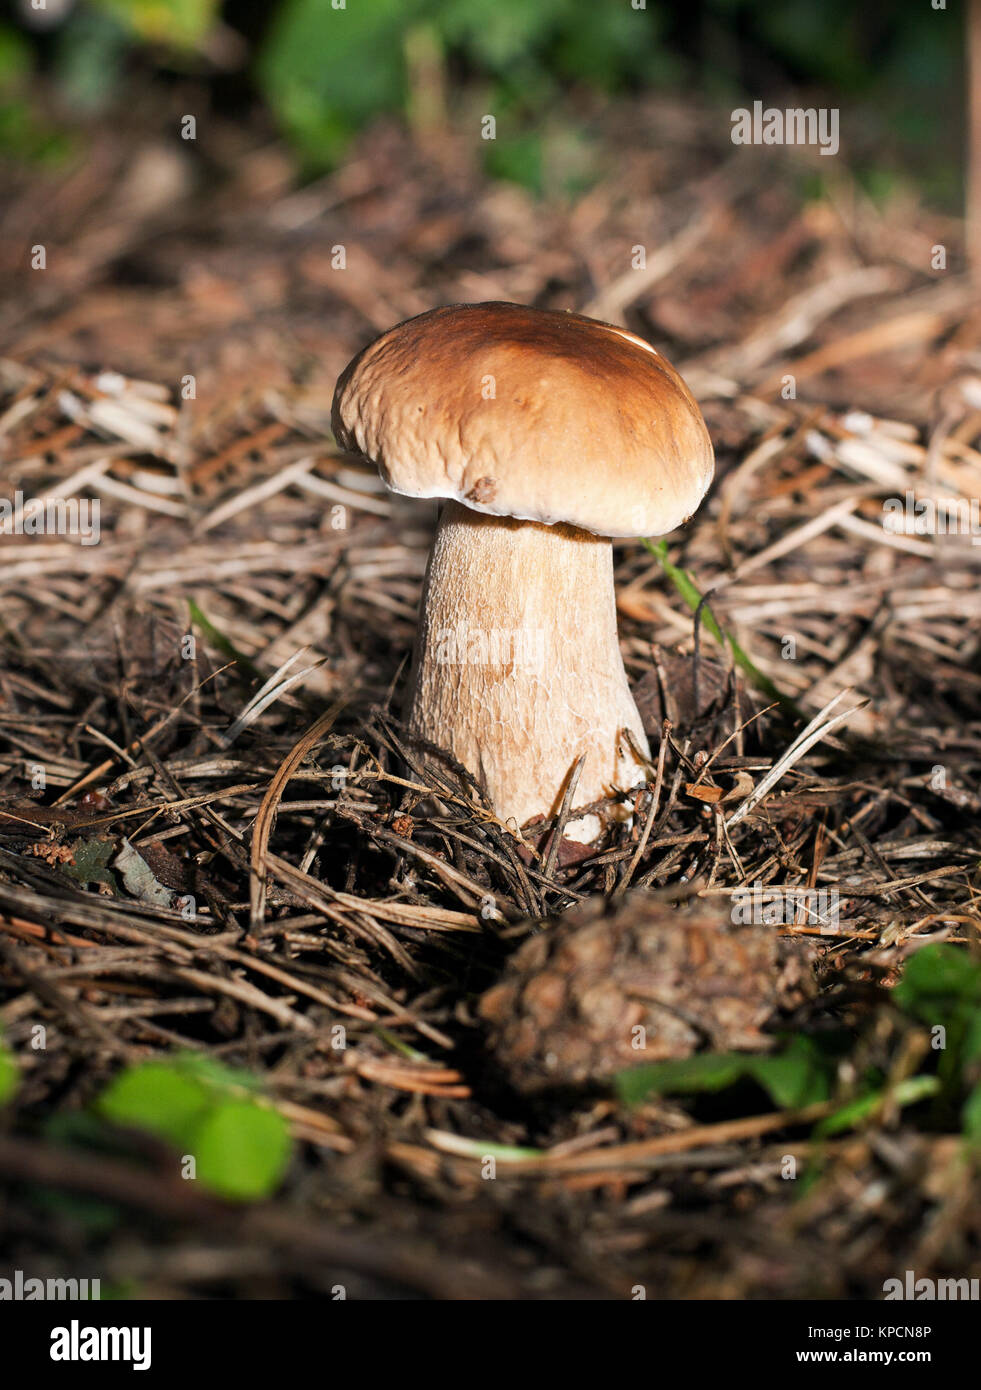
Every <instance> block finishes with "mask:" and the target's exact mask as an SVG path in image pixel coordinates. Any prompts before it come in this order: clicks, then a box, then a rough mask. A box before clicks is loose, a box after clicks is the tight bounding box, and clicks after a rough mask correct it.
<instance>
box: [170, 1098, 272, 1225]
mask: <svg viewBox="0 0 981 1390" xmlns="http://www.w3.org/2000/svg"><path fill="white" fill-rule="evenodd" d="M188 1151H189V1152H190V1153H192V1154H193V1155H194V1157H195V1159H196V1160H197V1175H198V1177H199V1178H200V1179H201V1181H202V1182H204V1183H206V1184H207V1186H208V1187H210V1188H211V1189H212V1190H213V1191H215V1192H217V1193H219V1194H220V1195H221V1196H223V1197H229V1198H232V1199H234V1200H237V1201H254V1200H256V1199H257V1198H260V1197H267V1196H269V1194H270V1193H271V1192H273V1191H275V1189H276V1188H277V1187H278V1186H279V1183H280V1181H281V1179H282V1177H283V1174H284V1173H285V1171H286V1167H287V1164H288V1163H289V1159H290V1137H289V1130H288V1129H287V1125H286V1121H285V1120H284V1119H283V1117H282V1115H280V1113H279V1112H278V1111H277V1110H272V1109H270V1108H268V1107H267V1106H263V1105H258V1104H256V1102H255V1101H252V1100H226V1101H223V1102H222V1103H221V1104H220V1105H217V1106H215V1107H214V1109H212V1110H211V1111H210V1112H209V1114H208V1115H206V1116H205V1118H204V1119H203V1120H202V1121H201V1123H200V1124H199V1125H198V1127H197V1130H196V1132H195V1135H194V1138H193V1140H192V1142H191V1144H190V1145H189V1148H188Z"/></svg>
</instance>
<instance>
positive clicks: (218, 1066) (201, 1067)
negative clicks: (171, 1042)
mask: <svg viewBox="0 0 981 1390" xmlns="http://www.w3.org/2000/svg"><path fill="white" fill-rule="evenodd" d="M171 1065H172V1066H174V1067H176V1068H177V1069H178V1070H179V1071H180V1072H181V1074H182V1075H184V1076H189V1077H192V1078H194V1079H196V1080H198V1081H201V1082H203V1083H204V1084H205V1085H206V1086H210V1087H213V1088H214V1090H215V1091H216V1093H218V1094H221V1095H227V1094H230V1093H231V1092H232V1091H234V1090H245V1091H258V1090H260V1089H261V1087H262V1082H261V1080H260V1079H259V1077H258V1076H255V1075H253V1073H252V1072H250V1071H246V1070H245V1069H244V1067H227V1066H226V1065H225V1063H224V1062H219V1061H218V1060H217V1058H215V1057H209V1056H208V1054H207V1053H206V1052H180V1053H178V1054H177V1056H176V1057H175V1058H174V1059H173V1062H172V1064H171Z"/></svg>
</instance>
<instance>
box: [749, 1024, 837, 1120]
mask: <svg viewBox="0 0 981 1390" xmlns="http://www.w3.org/2000/svg"><path fill="white" fill-rule="evenodd" d="M748 1062H749V1067H748V1070H749V1073H750V1075H751V1076H752V1077H753V1079H754V1080H755V1081H757V1082H759V1084H760V1085H761V1086H762V1087H763V1088H764V1090H766V1091H768V1092H769V1094H770V1097H771V1099H772V1100H773V1102H774V1104H776V1105H779V1106H780V1107H781V1108H782V1109H788V1108H789V1109H797V1108H799V1107H803V1106H805V1105H816V1104H818V1103H819V1102H821V1101H825V1100H828V1099H829V1098H830V1096H831V1087H832V1084H833V1081H834V1071H835V1067H834V1060H833V1058H832V1057H831V1056H829V1054H828V1051H827V1050H826V1048H823V1047H821V1045H820V1044H818V1043H817V1042H815V1041H814V1039H813V1038H807V1037H797V1038H793V1039H792V1040H791V1042H790V1043H789V1044H788V1045H787V1047H786V1048H785V1049H784V1050H783V1051H782V1052H776V1053H773V1054H772V1055H770V1056H767V1057H751V1058H749V1059H748Z"/></svg>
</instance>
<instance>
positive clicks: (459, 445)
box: [333, 303, 713, 844]
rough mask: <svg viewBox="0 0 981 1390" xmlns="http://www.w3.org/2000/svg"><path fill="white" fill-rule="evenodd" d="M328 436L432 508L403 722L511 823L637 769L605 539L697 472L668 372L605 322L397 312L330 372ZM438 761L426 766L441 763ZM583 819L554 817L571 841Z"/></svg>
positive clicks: (657, 520) (665, 505)
mask: <svg viewBox="0 0 981 1390" xmlns="http://www.w3.org/2000/svg"><path fill="white" fill-rule="evenodd" d="M333 429H334V435H335V437H336V439H337V441H338V443H339V444H340V446H341V447H342V448H343V449H345V450H348V451H351V452H356V453H359V454H361V455H363V456H364V457H366V458H367V459H369V460H371V461H372V462H373V463H375V464H376V465H377V467H378V469H379V471H380V472H381V475H382V478H383V479H384V481H385V483H386V484H387V486H388V487H389V488H390V489H391V490H392V491H393V492H397V493H402V494H405V495H408V496H410V497H432V498H443V499H446V505H445V506H444V507H443V509H442V513H441V516H440V520H439V526H438V530H437V533H436V539H435V542H434V545H433V550H432V554H431V556H430V560H429V567H428V571H427V575H426V582H425V587H424V592H423V603H422V615H421V621H420V625H419V631H418V637H417V641H416V650H415V656H414V661H413V671H412V676H411V682H410V695H409V716H408V725H409V730H410V733H412V734H413V735H416V736H418V737H419V738H421V739H423V740H425V741H426V742H428V743H429V744H433V745H436V746H437V747H438V748H440V749H442V750H445V751H446V752H448V753H450V754H451V755H452V757H453V758H455V759H456V760H457V761H458V762H459V763H461V764H462V765H463V766H464V767H465V768H466V769H467V770H468V771H469V772H470V773H471V774H472V775H473V776H474V778H475V779H476V780H477V782H478V783H479V785H480V786H481V787H482V789H483V790H484V792H485V794H486V796H487V798H488V800H489V802H490V804H491V806H492V807H493V809H494V811H495V812H496V814H497V815H498V816H499V817H500V818H501V819H502V820H504V821H508V822H511V823H513V825H514V827H515V828H517V827H520V826H523V825H524V824H525V823H526V822H528V821H529V820H531V819H532V818H533V817H536V816H543V815H544V816H547V817H550V816H554V815H556V814H557V813H558V810H559V808H560V807H561V806H562V803H563V798H564V796H565V793H566V790H567V788H568V786H569V779H570V777H571V775H572V773H573V771H574V769H575V768H576V766H577V765H578V764H579V762H580V760H583V761H582V766H581V769H580V772H579V779H578V783H577V785H576V787H575V794H574V807H573V809H575V808H576V807H578V808H582V807H584V806H590V805H591V804H592V803H595V802H598V801H601V800H604V799H606V798H608V797H610V796H612V795H615V794H616V793H617V792H618V791H619V792H625V791H627V790H629V789H630V788H631V787H634V786H636V785H638V784H639V783H641V782H643V781H644V780H645V775H646V772H645V762H646V760H647V759H648V758H649V756H650V751H649V748H648V744H647V739H646V737H645V734H644V730H643V726H642V724H641V720H640V716H639V714H638V712H637V707H636V705H635V704H634V700H633V697H632V696H631V693H630V688H629V686H628V684H627V676H626V672H625V671H624V667H623V659H622V657H621V655H620V645H619V640H618V637H617V621H616V599H615V594H614V588H613V547H612V543H611V539H610V538H611V537H629V536H646V535H663V534H664V533H665V532H667V531H671V530H673V529H674V528H675V527H676V526H678V525H680V524H681V523H682V522H683V521H686V520H687V519H688V518H689V517H690V516H691V514H692V513H693V512H694V511H695V509H696V508H697V506H698V504H699V502H700V501H701V500H702V498H703V496H704V495H705V492H706V490H707V488H708V486H709V483H710V482H711V479H712V471H713V456H712V444H711V440H710V439H709V435H708V431H707V429H706V427H705V422H704V420H703V419H702V416H701V413H700V411H699V409H698V406H697V404H696V402H695V399H694V397H693V396H692V394H691V392H690V391H689V390H688V388H687V386H686V385H685V383H684V382H683V381H682V379H681V377H680V376H679V375H678V373H677V372H676V371H675V370H674V368H673V367H672V366H671V365H670V364H669V363H668V362H666V361H665V359H664V358H663V357H662V356H661V355H660V353H658V352H656V351H655V350H654V348H652V347H650V346H649V344H647V343H645V342H644V341H643V340H642V339H640V338H638V337H635V335H634V334H633V333H629V332H627V330H626V329H622V328H616V327H614V326H613V325H611V324H605V323H599V322H597V321H596V320H594V319H588V318H584V317H582V316H581V315H579V314H572V313H566V312H557V311H552V310H545V309H531V308H527V307H525V306H524V305H521V304H507V303H488V304H454V305H450V306H448V307H446V308H441V309H433V310H431V311H430V312H428V313H425V314H420V315H419V316H418V317H416V318H412V319H408V320H407V321H406V322H405V323H401V324H399V325H398V326H397V327H395V328H392V329H390V330H389V332H387V333H384V334H383V335H382V336H381V337H380V338H378V339H376V340H375V342H373V343H372V344H370V346H368V347H367V348H365V349H364V351H363V352H362V353H360V354H359V355H358V356H357V357H356V358H355V359H354V360H353V361H352V362H351V363H350V364H349V366H348V367H347V368H346V369H345V371H344V372H343V373H342V375H341V377H340V379H339V380H338V383H337V389H336V392H335V394H334V406H333ZM444 771H445V768H444ZM602 828H603V823H602V820H601V819H600V817H599V816H597V815H596V814H593V813H590V814H586V815H580V816H572V817H571V818H570V820H569V822H568V824H567V826H566V829H565V834H566V836H568V838H570V839H574V840H578V841H580V842H582V843H587V844H588V843H591V842H592V841H594V840H595V839H596V838H598V836H599V835H600V833H601V831H602Z"/></svg>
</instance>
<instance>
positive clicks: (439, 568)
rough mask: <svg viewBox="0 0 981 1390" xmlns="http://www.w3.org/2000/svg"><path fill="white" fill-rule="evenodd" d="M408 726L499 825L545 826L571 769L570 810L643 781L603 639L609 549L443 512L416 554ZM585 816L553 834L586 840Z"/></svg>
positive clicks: (561, 531)
mask: <svg viewBox="0 0 981 1390" xmlns="http://www.w3.org/2000/svg"><path fill="white" fill-rule="evenodd" d="M410 699H411V707H410V714H409V728H410V730H411V732H412V733H413V734H416V735H417V736H419V737H421V738H424V739H426V740H428V741H429V742H430V743H433V744H436V745H437V746H438V747H440V748H442V749H445V750H446V751H447V752H448V753H450V754H452V756H453V757H454V758H456V760H457V761H458V762H460V763H462V764H463V766H464V767H465V768H467V770H468V771H469V772H471V773H472V774H473V775H474V777H475V778H476V779H477V781H478V783H479V784H480V785H481V787H482V788H483V789H484V791H485V792H486V794H487V796H488V799H489V800H490V803H491V805H492V806H493V807H494V810H495V811H496V812H497V814H498V815H499V816H500V818H501V819H502V820H505V821H511V822H513V823H514V825H515V826H522V825H524V824H525V823H526V822H527V821H529V820H530V819H532V818H533V817H535V816H546V817H549V816H553V815H555V814H557V812H558V810H559V807H560V806H561V804H562V798H563V794H564V792H565V789H566V787H567V785H568V781H569V777H570V774H571V772H572V769H573V768H574V766H575V764H576V762H577V761H578V759H579V758H580V757H582V756H583V755H585V762H584V764H583V767H582V771H581V773H580V776H579V783H578V786H577V788H576V792H575V796H574V805H575V806H576V807H583V806H586V805H589V804H590V803H591V802H594V801H599V800H601V799H603V798H604V797H607V796H609V795H610V794H611V792H613V791H615V790H617V789H619V790H621V791H623V790H627V789H628V788H630V787H633V786H636V785H638V784H639V783H641V782H643V781H644V777H645V772H644V765H643V763H642V762H641V761H639V760H638V758H637V757H636V756H635V755H634V753H633V751H632V749H631V747H630V744H629V742H628V741H627V739H626V738H625V737H624V736H623V730H629V732H630V734H631V736H632V738H633V740H634V742H635V744H636V746H637V748H638V749H639V750H640V751H641V753H642V754H643V756H644V757H647V756H649V749H648V744H647V739H646V737H645V735H644V730H643V727H642V725H641V721H640V715H639V714H638V712H637V706H636V705H635V704H634V700H633V696H632V695H631V694H630V689H629V686H628V685H627V677H626V673H625V671H624V669H623V659H622V657H621V655H620V644H619V639H618V636H617V621H616V603H615V597H614V590H613V547H612V545H611V543H610V541H609V540H607V539H605V538H603V537H598V536H594V535H592V534H590V533H589V532H587V531H580V530H578V529H577V528H575V527H572V526H564V525H557V526H545V525H542V524H540V523H538V522H531V521H514V520H512V519H511V518H509V517H495V516H487V515H485V514H483V513H479V512H475V511H472V510H470V509H469V508H467V507H464V506H462V505H460V504H459V503H457V502H450V503H447V505H446V506H445V508H444V510H443V514H442V517H441V519H440V523H439V529H438V531H437V534H436V540H435V543H434V546H433V552H432V555H431V557H430V562H429V569H428V572H427V575H426V587H425V593H424V597H423V612H422V620H421V622H420V627H419V636H418V640H417V644H416V653H415V662H414V668H413V677H412V684H411V696H410ZM601 829H602V825H601V821H600V819H599V818H598V817H597V816H595V815H588V816H580V817H571V818H570V821H569V823H568V824H567V826H566V830H565V834H566V836H567V837H568V838H569V839H575V840H580V841H582V842H584V843H590V842H591V841H592V840H594V839H596V838H597V836H598V835H599V833H600V831H601Z"/></svg>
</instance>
